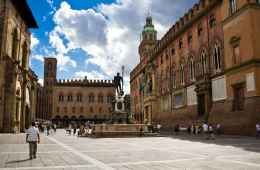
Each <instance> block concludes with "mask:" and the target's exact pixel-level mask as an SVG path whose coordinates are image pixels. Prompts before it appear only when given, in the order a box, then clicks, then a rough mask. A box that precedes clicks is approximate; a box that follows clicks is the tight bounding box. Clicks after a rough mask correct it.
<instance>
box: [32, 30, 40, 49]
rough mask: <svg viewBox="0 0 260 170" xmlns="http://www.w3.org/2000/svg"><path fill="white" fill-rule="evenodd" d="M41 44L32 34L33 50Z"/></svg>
mask: <svg viewBox="0 0 260 170" xmlns="http://www.w3.org/2000/svg"><path fill="white" fill-rule="evenodd" d="M38 44H39V40H38V39H37V38H36V37H35V36H34V35H33V34H31V49H33V48H35V47H36V46H37V45H38Z"/></svg>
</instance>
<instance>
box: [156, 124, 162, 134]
mask: <svg viewBox="0 0 260 170" xmlns="http://www.w3.org/2000/svg"><path fill="white" fill-rule="evenodd" d="M161 127H162V125H161V124H160V123H158V124H157V130H158V133H161Z"/></svg>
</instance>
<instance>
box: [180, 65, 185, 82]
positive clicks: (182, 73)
mask: <svg viewBox="0 0 260 170" xmlns="http://www.w3.org/2000/svg"><path fill="white" fill-rule="evenodd" d="M184 74H185V73H184V65H183V64H181V66H180V84H181V85H184V82H185V80H184V79H185V76H184Z"/></svg>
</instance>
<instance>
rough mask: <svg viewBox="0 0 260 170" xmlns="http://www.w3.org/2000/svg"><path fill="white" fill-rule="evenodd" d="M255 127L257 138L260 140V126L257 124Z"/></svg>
mask: <svg viewBox="0 0 260 170" xmlns="http://www.w3.org/2000/svg"><path fill="white" fill-rule="evenodd" d="M255 127H256V138H259V137H260V124H259V123H257V124H256V125H255Z"/></svg>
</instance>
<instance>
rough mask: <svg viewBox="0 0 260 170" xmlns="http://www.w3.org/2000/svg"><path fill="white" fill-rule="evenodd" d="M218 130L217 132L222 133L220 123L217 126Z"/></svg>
mask: <svg viewBox="0 0 260 170" xmlns="http://www.w3.org/2000/svg"><path fill="white" fill-rule="evenodd" d="M216 130H217V134H218V135H220V134H221V125H220V124H219V123H218V124H217V126H216Z"/></svg>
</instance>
